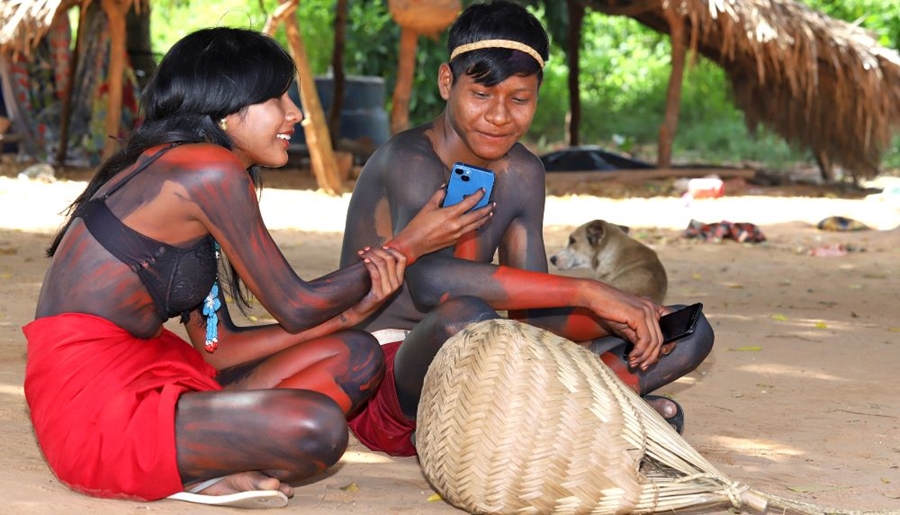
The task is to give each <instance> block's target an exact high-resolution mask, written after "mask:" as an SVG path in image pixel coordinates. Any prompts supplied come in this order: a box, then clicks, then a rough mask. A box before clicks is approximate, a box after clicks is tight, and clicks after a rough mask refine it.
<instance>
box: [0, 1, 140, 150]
mask: <svg viewBox="0 0 900 515" xmlns="http://www.w3.org/2000/svg"><path fill="white" fill-rule="evenodd" d="M147 1H148V0H138V1H134V2H133V0H100V2H98V3H99V6H100V7H99V9H101V10H102V12H103V13H104V14H105V18H106V19H105V20H103V23H102V26H103V34H104V38H102V41H101V43H100V44H101V46H102V47H103V48H102V49H100V50H98V52H99V53H95V58H96V59H98V60H103V61H105V60H108V66H107V69H106V70H105V72H106V75H105V76H104V77H103V79H102V82H104V83H105V84H104V85H103V88H104V89H105V91H106V93H105V97H106V98H105V102H106V108H105V110H106V114H105V120H104V127H105V131H104V134H109V135H118V134H119V129H120V126H121V124H122V104H123V89H124V88H125V87H126V81H125V75H126V73H125V72H126V61H127V57H126V49H125V16H126V14H127V13H128V11H129V10H130V9H131V7H132V4H134V5H135V6H137V8H140V6H141V5H144V4H145V3H146V2H147ZM73 6H80V13H81V22H80V23H79V32H80V33H79V35H78V36H79V37H78V38H77V39H76V47H81V45H82V40H83V39H84V38H83V36H84V33H85V31H86V28H87V25H88V23H85V20H86V17H85V15H86V13H87V12H89V9H90V8H91V7H92V6H91V1H90V0H30V1H29V0H7V1H5V2H4V3H3V4H0V58H4V57H6V56H12V57H20V56H26V57H28V56H29V55H30V54H31V52H32V50H34V49H35V48H37V47H38V45H39V43H40V42H41V41H42V40H43V39H44V37H45V36H47V35H48V33H50V32H51V30H53V28H54V26H55V23H56V22H57V21H59V20H65V16H67V11H68V10H69V8H71V7H73ZM98 12H99V11H98ZM66 26H67V24H66ZM66 31H68V28H66ZM106 37H108V45H107V44H106V40H105V38H106ZM92 39H94V40H97V38H92ZM54 44H56V45H58V46H61V47H62V48H56V49H54V51H56V52H58V53H60V54H63V53H67V52H68V48H67V45H66V44H63V43H62V42H61V40H57V41H56V42H55V43H54ZM78 54H79V52H78V48H76V52H75V55H74V56H72V57H71V61H72V62H69V58H64V59H63V60H64V61H65V64H66V66H69V71H70V73H69V76H68V77H59V78H58V80H57V82H58V83H57V84H56V87H57V88H59V90H58V91H56V92H55V93H56V95H57V96H59V97H60V98H62V115H59V116H57V117H56V118H58V119H59V127H54V128H53V130H58V131H59V138H58V141H59V149H58V153H57V156H56V158H55V160H56V161H58V162H63V161H64V160H65V150H66V147H67V145H66V143H65V142H66V141H67V139H68V134H67V132H68V121H69V115H70V112H69V108H70V107H71V102H72V97H73V91H74V86H75V85H74V81H75V73H76V69H77V67H78V66H77V64H78V63H77V58H78V57H79V56H78ZM100 54H102V55H100ZM23 114H24V113H23ZM115 145H116V142H115V140H113V139H111V138H110V139H107V140H106V143H105V145H104V148H103V155H104V156H109V155H110V154H111V153H112V152H113V150H114V147H115Z"/></svg>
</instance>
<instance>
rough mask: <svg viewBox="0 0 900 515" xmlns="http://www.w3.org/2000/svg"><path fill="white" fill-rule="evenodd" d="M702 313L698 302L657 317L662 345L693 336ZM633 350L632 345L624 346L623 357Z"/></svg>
mask: <svg viewBox="0 0 900 515" xmlns="http://www.w3.org/2000/svg"><path fill="white" fill-rule="evenodd" d="M702 311H703V304H702V303H700V302H698V303H696V304H691V305H690V306H686V307H683V308H681V309H679V310H678V311H673V312H671V313H667V314H665V315H663V316H661V317H659V329H660V330H661V331H662V336H663V343H669V342H674V341H675V340H680V339H682V338H684V337H685V336H689V335H691V334H693V332H694V330H695V329H697V320H699V319H700V313H701V312H702ZM632 350H634V344H633V343H631V342H628V343H627V344H625V357H628V355H629V354H631V351H632Z"/></svg>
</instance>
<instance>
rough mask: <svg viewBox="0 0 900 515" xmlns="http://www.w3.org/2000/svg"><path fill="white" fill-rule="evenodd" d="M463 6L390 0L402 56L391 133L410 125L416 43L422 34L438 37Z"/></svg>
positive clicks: (442, 0) (450, 1)
mask: <svg viewBox="0 0 900 515" xmlns="http://www.w3.org/2000/svg"><path fill="white" fill-rule="evenodd" d="M461 8H462V4H461V3H460V0H388V9H389V10H390V11H391V16H392V17H393V18H394V21H395V22H397V25H399V26H400V55H399V56H398V58H397V83H396V84H395V85H394V95H393V101H392V106H391V133H392V134H396V133H398V132H400V131H403V130H406V129H408V128H409V99H410V97H411V96H412V87H413V81H414V80H415V72H416V46H417V43H418V38H419V36H420V35H421V36H432V37H437V35H438V34H440V33H441V31H443V30H444V29H446V28H447V27H448V26H449V25H450V24H451V23H453V20H455V19H456V16H457V15H458V14H459V10H460V9H461Z"/></svg>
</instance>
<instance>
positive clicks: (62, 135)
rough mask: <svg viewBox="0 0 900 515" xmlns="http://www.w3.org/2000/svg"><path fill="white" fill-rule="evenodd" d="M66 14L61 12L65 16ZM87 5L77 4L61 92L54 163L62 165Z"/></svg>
mask: <svg viewBox="0 0 900 515" xmlns="http://www.w3.org/2000/svg"><path fill="white" fill-rule="evenodd" d="M65 15H66V14H63V16H65ZM86 16H87V6H86V5H84V4H80V5H79V6H78V31H77V32H76V33H75V49H74V50H73V51H72V63H71V65H70V66H71V67H70V68H69V80H68V82H67V86H66V91H64V92H63V97H62V106H61V107H60V116H59V146H58V147H57V148H56V157H55V159H54V163H55V164H57V165H59V166H62V165H64V164H65V162H66V157H67V154H68V151H69V124H70V119H71V116H72V93H73V92H74V91H75V77H76V76H77V73H78V61H79V59H81V48H82V47H83V46H84V37H85V33H84V32H85V28H86V27H87V23H85V19H86Z"/></svg>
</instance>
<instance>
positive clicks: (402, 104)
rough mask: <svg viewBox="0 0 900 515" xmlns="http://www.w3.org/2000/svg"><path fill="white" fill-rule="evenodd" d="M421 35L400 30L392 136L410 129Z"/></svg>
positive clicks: (411, 31)
mask: <svg viewBox="0 0 900 515" xmlns="http://www.w3.org/2000/svg"><path fill="white" fill-rule="evenodd" d="M418 39H419V34H418V33H417V32H415V31H413V30H412V29H408V28H406V27H401V28H400V56H399V57H398V63H397V84H396V85H394V98H393V102H392V105H391V134H397V133H398V132H401V131H404V130H406V129H408V128H409V99H410V96H412V86H413V79H414V78H415V72H416V46H417V45H418Z"/></svg>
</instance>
